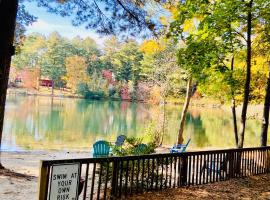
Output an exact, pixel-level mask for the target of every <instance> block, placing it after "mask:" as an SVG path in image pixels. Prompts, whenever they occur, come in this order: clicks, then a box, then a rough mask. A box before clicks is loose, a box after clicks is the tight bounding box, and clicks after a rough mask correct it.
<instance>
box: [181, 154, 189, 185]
mask: <svg viewBox="0 0 270 200" xmlns="http://www.w3.org/2000/svg"><path fill="white" fill-rule="evenodd" d="M181 159H182V162H181V170H180V186H182V185H187V172H188V170H187V169H188V156H187V155H185V154H183V155H182V156H181Z"/></svg>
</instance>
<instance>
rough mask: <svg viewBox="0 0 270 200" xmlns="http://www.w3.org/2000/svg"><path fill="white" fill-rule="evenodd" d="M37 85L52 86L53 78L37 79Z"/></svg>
mask: <svg viewBox="0 0 270 200" xmlns="http://www.w3.org/2000/svg"><path fill="white" fill-rule="evenodd" d="M39 85H40V86H44V87H52V86H53V80H48V79H39Z"/></svg>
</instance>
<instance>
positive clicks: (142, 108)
mask: <svg viewBox="0 0 270 200" xmlns="http://www.w3.org/2000/svg"><path fill="white" fill-rule="evenodd" d="M166 113H167V133H166V134H165V137H164V144H166V145H172V144H173V143H174V142H175V141H176V135H177V129H178V122H179V118H180V114H181V107H179V106H167V110H166ZM162 120H163V114H162V106H151V105H147V104H140V103H129V102H112V101H89V100H81V99H64V98H50V97H33V96H15V95H10V96H8V98H7V103H6V115H5V123H4V135H3V144H2V150H7V151H13V150H29V149H33V150H40V149H45V150H48V149H62V150H72V149H78V150H85V149H86V150H88V149H90V148H91V147H92V144H93V143H94V142H95V141H96V140H99V139H105V140H108V141H114V140H115V138H116V137H117V135H120V134H125V135H127V136H136V137H143V138H144V140H147V138H149V137H148V136H147V133H148V132H149V129H151V127H152V128H153V127H155V126H159V125H160V124H162ZM259 133H260V122H259V121H256V120H248V123H247V132H246V137H245V145H246V146H256V145H259V138H260V134H259ZM184 138H185V139H188V138H191V144H190V147H189V148H190V149H203V148H229V147H234V136H233V126H232V121H231V115H230V113H226V112H224V111H222V110H220V109H198V108H191V109H190V110H189V113H188V116H187V122H186V126H185V135H184Z"/></svg>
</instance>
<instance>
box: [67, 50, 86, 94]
mask: <svg viewBox="0 0 270 200" xmlns="http://www.w3.org/2000/svg"><path fill="white" fill-rule="evenodd" d="M65 66H66V78H67V86H68V87H70V88H71V90H72V91H73V92H76V90H77V87H78V85H79V84H80V83H87V80H88V77H87V64H86V60H85V58H83V57H80V56H77V55H75V56H69V57H67V58H66V60H65Z"/></svg>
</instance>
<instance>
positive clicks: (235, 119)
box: [231, 55, 238, 147]
mask: <svg viewBox="0 0 270 200" xmlns="http://www.w3.org/2000/svg"><path fill="white" fill-rule="evenodd" d="M233 70H234V55H233V57H232V60H231V79H232V78H233ZM231 94H232V105H231V110H232V117H233V130H234V138H235V144H236V147H237V146H238V130H237V118H236V109H235V108H236V106H235V98H234V89H233V88H232V87H231Z"/></svg>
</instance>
